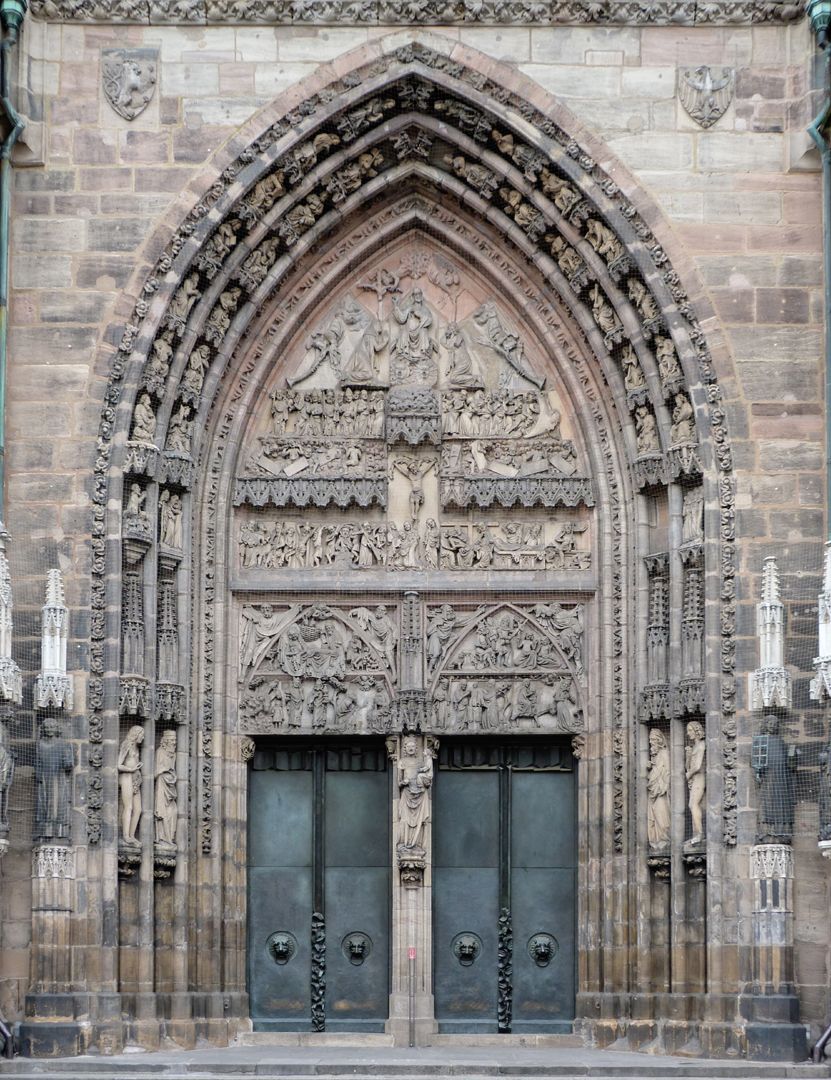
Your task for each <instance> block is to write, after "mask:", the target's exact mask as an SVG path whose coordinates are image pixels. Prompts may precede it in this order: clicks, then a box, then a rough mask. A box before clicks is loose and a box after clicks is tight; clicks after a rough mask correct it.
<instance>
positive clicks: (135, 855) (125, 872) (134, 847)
mask: <svg viewBox="0 0 831 1080" xmlns="http://www.w3.org/2000/svg"><path fill="white" fill-rule="evenodd" d="M140 865H141V846H140V845H139V844H127V843H125V842H124V841H123V840H119V842H118V874H119V877H124V878H130V877H133V875H134V874H135V872H136V869H137V867H139V866H140Z"/></svg>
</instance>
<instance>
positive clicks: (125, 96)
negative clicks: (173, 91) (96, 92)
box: [101, 49, 159, 120]
mask: <svg viewBox="0 0 831 1080" xmlns="http://www.w3.org/2000/svg"><path fill="white" fill-rule="evenodd" d="M158 58H159V54H158V50H157V49H105V50H104V51H103V52H102V54H101V62H102V78H103V83H104V94H105V95H106V98H107V101H109V103H110V105H112V107H113V108H114V109H115V111H116V112H117V113H118V114H119V116H123V117H124V119H125V120H135V118H136V117H137V116H138V115H139V114H140V113H143V112H144V110H145V109H146V108H147V106H148V105H149V104H150V100H151V98H152V97H153V91H154V90H155V89H156V67H157V62H158Z"/></svg>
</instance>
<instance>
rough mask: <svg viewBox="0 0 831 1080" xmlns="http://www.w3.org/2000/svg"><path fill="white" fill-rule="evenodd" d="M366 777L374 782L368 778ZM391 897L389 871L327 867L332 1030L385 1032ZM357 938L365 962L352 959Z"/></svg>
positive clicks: (328, 987) (328, 997)
mask: <svg viewBox="0 0 831 1080" xmlns="http://www.w3.org/2000/svg"><path fill="white" fill-rule="evenodd" d="M363 778H364V779H368V777H367V776H366V774H365V775H364V777H363ZM381 778H382V779H385V777H384V776H383V774H381ZM329 779H331V776H330V777H329ZM389 893H390V874H389V869H388V867H376V866H370V867H354V866H343V867H332V866H330V867H327V869H326V1030H327V1031H337V1030H338V1029H348V1030H350V1031H383V1030H384V1021H385V1020H386V1018H387V1015H388V1012H389V953H390V941H389V929H388V928H389ZM356 935H361V936H363V937H364V938H365V939H366V942H365V944H366V949H365V954H364V956H363V958H362V959H361V961H360V962H359V963H353V962H352V960H351V959H350V956H349V953H350V948H349V945H350V942H349V941H347V940H346V939H348V938H352V939H353V945H359V943H360V938H357V940H356Z"/></svg>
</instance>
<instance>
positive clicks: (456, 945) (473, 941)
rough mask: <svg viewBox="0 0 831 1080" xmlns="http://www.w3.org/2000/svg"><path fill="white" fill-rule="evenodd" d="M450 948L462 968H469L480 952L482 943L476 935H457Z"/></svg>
mask: <svg viewBox="0 0 831 1080" xmlns="http://www.w3.org/2000/svg"><path fill="white" fill-rule="evenodd" d="M450 947H451V948H452V950H453V955H454V956H455V957H456V959H457V960H458V961H459V963H460V964H461V965H462V967H470V965H471V964H473V963H475V962H476V960H477V958H478V957H479V954H480V953H481V952H482V942H481V940H480V939H479V938H478V937H477V936H476V934H457V935H456V936H455V937H454V938H453V942H452V944H451V946H450Z"/></svg>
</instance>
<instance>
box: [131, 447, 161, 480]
mask: <svg viewBox="0 0 831 1080" xmlns="http://www.w3.org/2000/svg"><path fill="white" fill-rule="evenodd" d="M158 468H159V448H158V446H153V445H152V443H144V442H128V443H127V450H126V454H125V457H124V472H125V473H127V474H128V475H129V476H144V477H146V478H147V479H148V480H155V479H156V474H157V472H158Z"/></svg>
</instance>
